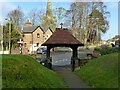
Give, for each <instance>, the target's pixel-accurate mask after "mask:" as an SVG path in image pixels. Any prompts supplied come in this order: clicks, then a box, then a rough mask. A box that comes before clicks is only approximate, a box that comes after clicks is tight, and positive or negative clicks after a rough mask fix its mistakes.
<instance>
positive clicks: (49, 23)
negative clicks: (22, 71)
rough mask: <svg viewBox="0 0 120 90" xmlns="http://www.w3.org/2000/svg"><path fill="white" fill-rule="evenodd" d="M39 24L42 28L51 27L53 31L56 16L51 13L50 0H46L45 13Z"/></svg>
mask: <svg viewBox="0 0 120 90" xmlns="http://www.w3.org/2000/svg"><path fill="white" fill-rule="evenodd" d="M41 26H42V27H43V28H49V27H50V28H51V29H52V31H55V28H56V17H55V16H53V14H52V3H51V2H50V0H48V2H47V9H46V15H45V16H43V18H42V24H41Z"/></svg>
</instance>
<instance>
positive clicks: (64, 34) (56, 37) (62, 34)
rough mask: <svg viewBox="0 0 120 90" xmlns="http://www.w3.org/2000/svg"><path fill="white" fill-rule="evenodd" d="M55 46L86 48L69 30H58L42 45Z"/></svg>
mask: <svg viewBox="0 0 120 90" xmlns="http://www.w3.org/2000/svg"><path fill="white" fill-rule="evenodd" d="M48 45H53V46H54V45H55V46H64V45H65V46H70V45H76V46H84V44H82V43H81V42H80V41H78V40H77V39H76V38H75V37H74V36H73V35H72V34H71V33H70V32H69V31H68V30H67V29H61V28H57V29H56V31H55V32H54V33H53V35H51V36H50V38H49V39H48V40H47V41H46V42H45V43H43V44H42V46H48Z"/></svg>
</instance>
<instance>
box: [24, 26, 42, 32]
mask: <svg viewBox="0 0 120 90" xmlns="http://www.w3.org/2000/svg"><path fill="white" fill-rule="evenodd" d="M38 27H40V26H29V27H23V33H32V32H33V31H35V30H36V29H37V28H38Z"/></svg>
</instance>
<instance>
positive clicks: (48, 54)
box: [46, 46, 50, 58]
mask: <svg viewBox="0 0 120 90" xmlns="http://www.w3.org/2000/svg"><path fill="white" fill-rule="evenodd" d="M46 58H50V47H49V46H47V53H46Z"/></svg>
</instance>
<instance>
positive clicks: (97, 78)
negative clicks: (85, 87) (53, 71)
mask: <svg viewBox="0 0 120 90" xmlns="http://www.w3.org/2000/svg"><path fill="white" fill-rule="evenodd" d="M118 56H120V53H113V54H108V55H105V56H101V57H99V58H95V59H92V60H90V61H89V62H88V63H87V64H86V65H84V66H83V67H82V68H80V69H79V70H77V71H75V74H77V75H78V76H79V77H80V78H82V79H83V80H84V81H85V82H86V83H88V84H89V85H91V86H93V87H96V88H118V64H119V65H120V63H118Z"/></svg>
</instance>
